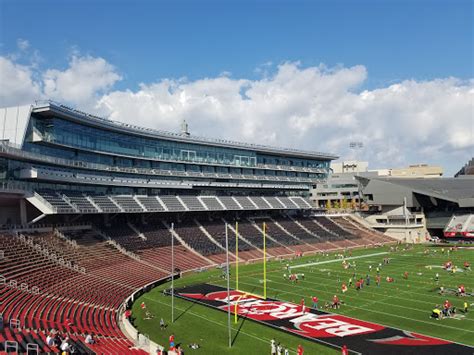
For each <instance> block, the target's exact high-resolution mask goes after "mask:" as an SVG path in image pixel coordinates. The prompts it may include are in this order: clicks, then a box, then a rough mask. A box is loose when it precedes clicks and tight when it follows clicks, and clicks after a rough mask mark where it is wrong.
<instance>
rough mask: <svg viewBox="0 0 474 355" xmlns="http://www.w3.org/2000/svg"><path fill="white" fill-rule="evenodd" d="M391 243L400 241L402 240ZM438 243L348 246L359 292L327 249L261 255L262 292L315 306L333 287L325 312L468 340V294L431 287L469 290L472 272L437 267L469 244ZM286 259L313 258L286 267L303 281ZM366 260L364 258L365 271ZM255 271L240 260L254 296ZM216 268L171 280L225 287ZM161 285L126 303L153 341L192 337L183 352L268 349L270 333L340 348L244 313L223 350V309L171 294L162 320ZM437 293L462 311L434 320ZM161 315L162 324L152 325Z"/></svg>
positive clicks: (473, 332)
mask: <svg viewBox="0 0 474 355" xmlns="http://www.w3.org/2000/svg"><path fill="white" fill-rule="evenodd" d="M399 248H400V249H401V248H404V246H401V247H399ZM442 248H443V247H442V246H430V247H425V246H415V247H414V248H411V249H410V250H399V251H393V252H390V251H389V248H388V247H383V248H376V249H361V250H354V251H353V252H352V256H353V257H360V258H358V259H357V260H352V261H351V262H355V263H356V269H355V272H356V275H357V276H359V277H364V278H365V276H366V274H370V276H371V285H370V286H368V287H367V286H366V287H364V288H363V289H362V290H361V291H359V292H358V291H356V290H355V288H353V287H352V288H349V290H348V291H347V292H346V293H345V294H342V292H341V284H342V283H343V282H345V283H348V280H349V278H350V277H351V276H352V273H353V272H354V269H347V270H345V269H344V268H343V267H342V260H340V259H336V256H335V253H330V254H329V255H328V256H326V255H315V256H309V257H303V258H299V259H296V260H293V261H286V260H284V261H276V260H275V261H269V262H267V296H268V297H269V298H275V299H279V300H285V301H292V302H295V303H299V301H300V300H301V298H302V297H304V298H305V299H306V305H311V298H310V297H311V296H312V295H316V296H317V297H318V298H319V305H320V306H321V305H323V304H324V303H325V302H326V301H331V299H332V297H333V296H334V294H337V295H339V297H340V299H341V300H342V301H343V302H344V304H343V305H342V307H341V308H340V309H338V310H331V311H332V312H335V313H340V314H344V315H346V316H350V317H354V318H357V319H361V320H366V321H371V322H374V323H379V324H382V325H386V326H391V327H396V328H400V329H403V330H409V331H416V332H418V333H421V334H425V335H431V336H435V337H439V338H442V339H446V340H451V341H455V342H459V343H463V344H467V345H471V346H474V304H473V306H471V310H470V312H468V313H467V314H464V313H463V312H461V308H462V304H463V302H464V300H465V299H466V300H467V301H468V303H469V304H471V303H474V298H473V297H463V298H461V297H456V296H454V295H452V296H446V295H443V296H441V295H439V294H438V289H439V286H443V287H445V288H456V287H457V286H458V285H459V284H464V285H465V286H466V290H467V291H468V292H474V273H473V272H469V271H467V272H457V273H455V274H454V275H453V274H450V273H448V272H446V271H445V270H443V269H442V268H440V266H441V265H443V264H444V263H445V262H446V261H447V260H449V259H450V260H452V261H453V263H454V265H457V266H458V267H459V269H462V265H463V263H464V261H466V260H467V261H469V262H470V263H471V264H472V262H474V249H471V250H467V249H459V250H457V251H454V252H451V253H450V255H449V256H448V255H447V248H446V246H444V253H442ZM425 249H427V250H429V253H428V254H425V253H424V250H425ZM382 252H387V254H384V255H373V254H378V253H382ZM347 256H348V255H347ZM384 257H389V258H390V264H388V265H384V266H383V267H382V269H381V273H380V274H381V277H382V282H381V285H380V287H376V285H375V275H376V270H375V269H376V266H377V265H378V264H379V263H381V262H382V260H383V258H384ZM327 261H329V262H327ZM287 263H290V265H292V266H296V265H301V264H308V263H315V265H308V266H304V267H296V268H294V269H293V272H296V273H304V274H305V280H304V281H300V282H298V284H296V285H295V284H292V283H290V282H289V281H287V280H285V279H284V278H283V274H284V273H287V272H286V270H285V266H286V264H287ZM317 263H321V264H317ZM369 265H372V271H371V272H370V273H369ZM430 266H431V268H430ZM262 270H263V268H262V264H261V263H259V264H252V265H240V267H239V276H240V277H239V289H240V290H242V291H246V292H252V293H256V294H260V295H262V294H263V285H262ZM405 271H407V272H408V273H409V275H408V279H404V278H403V273H404V272H405ZM231 272H232V275H231V287H232V288H234V287H235V271H234V269H231ZM436 273H439V275H440V280H439V283H438V284H437V283H436V282H435V281H434V276H435V274H436ZM221 275H222V271H221V270H217V269H214V270H209V271H206V272H202V273H196V274H192V275H188V276H185V277H184V278H182V279H179V280H176V281H175V287H176V288H179V287H182V286H185V285H192V284H200V283H205V282H206V283H213V284H216V285H221V286H225V285H226V281H225V280H224V279H223V278H222V276H221ZM386 276H390V277H393V278H394V280H395V281H394V282H393V283H388V282H386V281H385V277H386ZM169 286H170V285H169V284H166V285H162V286H160V287H157V288H155V289H154V290H152V291H151V292H149V293H147V294H144V295H142V296H141V297H140V298H139V299H138V300H137V301H136V302H135V304H134V305H133V310H132V311H133V314H134V315H135V317H136V319H135V326H136V327H137V328H138V330H139V331H140V332H141V333H144V334H147V335H149V336H150V338H151V339H152V340H154V341H156V342H157V343H159V344H162V345H166V344H167V341H168V336H169V335H170V334H171V333H174V334H175V336H176V341H177V343H181V344H183V346H184V348H186V347H187V345H188V344H189V343H192V342H196V343H198V344H199V345H200V346H201V349H199V350H196V351H194V350H189V349H188V351H187V352H196V353H203V354H223V353H228V354H265V353H269V349H270V345H269V344H270V339H272V338H274V339H276V340H277V341H279V342H281V343H282V344H283V345H285V346H288V347H289V348H290V349H291V350H292V353H295V349H296V347H297V345H298V344H302V345H303V346H304V348H305V351H306V352H305V354H338V353H340V351H338V350H335V349H331V348H329V347H326V346H323V345H319V344H317V343H314V342H311V341H306V340H303V339H301V338H299V337H296V336H293V335H289V334H285V333H283V332H280V331H277V330H274V329H271V328H268V327H266V326H263V325H260V324H257V323H254V322H252V321H250V320H244V319H240V320H239V322H238V323H237V324H234V323H233V322H232V338H233V347H232V348H231V349H229V347H228V333H227V315H226V314H225V313H224V312H221V311H218V310H213V309H210V308H208V307H205V306H201V305H198V304H194V303H192V302H189V301H186V300H181V299H178V298H175V319H176V320H175V322H174V323H173V324H170V320H171V297H169V296H165V295H163V293H162V291H163V289H165V288H168V287H169ZM445 299H449V300H450V301H451V303H452V304H453V305H455V306H456V307H457V308H458V315H460V316H463V317H460V318H458V319H454V318H450V319H442V320H440V321H436V320H433V319H430V314H431V310H432V309H433V307H434V306H435V305H436V304H442V303H443V302H444V300H445ZM142 301H144V302H145V303H146V305H147V308H148V310H150V311H151V312H152V314H153V315H154V316H155V318H153V319H151V320H144V319H143V318H144V314H143V311H142V310H141V309H140V303H141V302H142ZM161 317H163V318H164V319H165V321H166V322H167V323H168V327H167V329H166V330H160V327H159V320H160V318H161ZM232 320H233V319H232ZM249 349H251V351H249Z"/></svg>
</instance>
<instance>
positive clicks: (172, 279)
mask: <svg viewBox="0 0 474 355" xmlns="http://www.w3.org/2000/svg"><path fill="white" fill-rule="evenodd" d="M173 234H174V223H171V323H174V237H173Z"/></svg>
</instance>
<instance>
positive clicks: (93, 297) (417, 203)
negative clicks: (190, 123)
mask: <svg viewBox="0 0 474 355" xmlns="http://www.w3.org/2000/svg"><path fill="white" fill-rule="evenodd" d="M0 131H1V133H2V137H1V140H0V226H1V230H0V265H1V272H0V289H1V295H2V296H1V302H0V315H1V328H0V351H2V352H3V353H27V354H40V353H58V352H61V351H66V352H68V353H81V354H82V353H84V354H94V353H95V354H148V353H150V354H156V353H158V352H160V353H161V352H162V351H168V353H169V354H173V353H179V351H181V350H179V349H178V346H179V348H182V349H183V351H184V352H185V353H186V354H187V353H194V352H196V353H201V354H222V353H229V354H243V353H246V354H264V353H269V351H270V349H271V347H273V346H275V347H278V348H279V353H280V354H281V353H283V352H284V349H288V353H292V354H293V353H296V351H297V348H298V346H301V347H304V349H305V354H316V353H318V354H337V353H340V352H341V349H343V350H342V351H347V353H350V354H380V353H386V354H411V353H417V354H446V353H453V354H472V352H473V348H472V347H473V346H474V340H473V339H474V318H473V315H472V314H473V313H472V311H468V308H469V307H471V305H472V303H473V302H474V299H473V295H474V282H473V279H474V278H473V277H472V274H471V273H470V272H471V270H470V263H472V261H473V256H474V251H473V249H472V247H471V246H470V244H469V242H470V240H472V239H470V238H471V234H472V227H473V222H474V218H473V216H472V212H473V210H474V203H473V201H474V198H473V197H474V196H466V194H471V195H472V191H473V190H472V189H471V187H472V181H473V180H472V179H467V178H465V179H463V182H462V184H461V185H462V186H463V189H464V190H463V191H464V192H462V193H459V192H458V193H457V195H456V196H455V197H452V196H453V195H452V194H450V191H451V190H456V189H455V188H451V189H450V190H446V189H444V188H443V186H441V185H442V184H443V183H442V182H441V183H438V184H437V185H436V189H438V192H436V193H434V192H433V191H434V189H435V188H431V187H429V186H428V187H427V184H428V183H427V182H425V183H424V185H423V184H421V183H419V182H418V181H416V180H414V181H408V180H407V181H404V182H403V183H399V182H397V181H396V180H395V182H394V181H392V180H391V181H388V180H387V181H386V180H377V179H368V178H364V177H360V179H359V180H360V181H361V182H362V184H363V186H362V187H363V190H362V192H363V193H365V194H366V195H367V196H368V197H369V199H368V202H367V203H368V204H369V205H370V204H378V205H383V206H385V207H383V208H382V210H383V212H386V211H387V210H390V209H392V210H395V209H397V208H399V207H400V206H402V207H404V208H405V209H407V208H411V209H412V210H411V211H412V212H420V211H422V210H423V209H427V211H428V212H429V213H428V212H427V215H426V218H427V219H428V220H430V221H431V219H433V220H432V221H433V222H432V223H435V219H436V218H441V217H442V218H444V220H443V221H444V222H443V223H442V224H441V225H440V226H438V227H436V228H438V229H441V230H443V228H444V229H445V231H447V232H449V231H450V230H451V229H452V228H451V227H450V225H451V224H452V223H453V218H454V219H455V220H456V222H455V224H456V225H461V229H462V233H461V232H460V234H458V235H457V236H458V237H460V238H456V241H455V243H453V244H439V243H429V242H428V241H427V240H425V239H424V238H423V240H417V241H416V243H415V241H412V240H410V242H409V243H406V242H407V240H406V239H403V238H396V237H394V236H393V235H391V236H390V235H388V234H387V233H385V232H386V231H387V230H388V229H390V228H388V227H387V225H386V224H385V225H384V226H382V227H381V226H380V225H376V226H375V227H374V226H372V225H370V224H369V223H368V222H367V220H366V219H365V218H364V215H363V214H361V213H354V208H350V206H345V208H344V209H341V211H339V212H338V213H328V211H326V210H325V209H322V208H320V207H315V206H313V205H312V204H311V202H310V199H309V191H310V189H311V188H312V186H314V185H316V184H319V183H324V181H326V180H327V178H328V176H329V175H330V173H331V171H330V163H331V161H333V160H335V159H337V158H338V156H337V155H336V154H333V153H321V152H312V151H303V150H296V149H285V148H282V147H270V146H264V145H257V144H246V143H242V142H234V141H225V140H219V139H210V138H204V137H197V136H194V135H192V134H190V133H189V130H188V127H187V124H186V123H185V122H183V124H182V127H181V132H179V133H172V132H165V131H158V130H153V129H148V128H144V127H138V126H134V125H131V124H124V123H120V122H114V121H112V120H110V119H106V118H101V117H97V116H94V115H92V114H89V113H86V112H82V111H79V110H77V109H74V108H71V107H67V106H65V105H62V104H60V103H56V102H53V101H46V102H36V103H35V104H32V105H27V106H18V107H8V108H2V109H1V110H0ZM454 180H455V179H454ZM446 183H447V184H449V186H458V184H457V181H453V179H451V180H450V181H448V182H446ZM388 185H390V186H389V187H387V186H388ZM419 185H420V186H419ZM421 185H423V186H421ZM428 185H429V184H428ZM430 186H431V185H430ZM397 189H402V190H397ZM387 191H389V192H390V194H389V195H390V196H389V197H387V196H388V194H384V193H385V192H387ZM439 191H444V193H440V192H439ZM405 195H406V196H411V197H413V196H414V197H413V198H412V199H411V200H410V203H408V204H407V203H406V198H405V201H404V197H405ZM461 200H462V201H461ZM442 201H448V202H447V203H444V202H442ZM460 201H461V202H460ZM341 204H342V203H341ZM428 205H429V208H428V207H427V206H428ZM387 206H391V207H390V208H388V207H387ZM446 206H448V207H449V208H447V207H446ZM352 207H354V206H352ZM401 216H403V220H404V222H406V220H407V215H406V214H405V213H403V214H399V215H398V217H399V218H398V220H400V219H401ZM392 217H393V215H392ZM430 218H431V219H430ZM456 218H457V219H456ZM379 219H380V218H379ZM398 220H397V221H398ZM397 221H395V222H393V220H392V223H393V224H394V225H395V227H394V226H393V225H392V229H393V228H395V229H396V227H397V224H399V223H398V222H397ZM460 221H461V222H462V223H460ZM417 223H418V222H417V221H416V220H415V221H414V224H415V226H414V227H418V226H417V225H416V224H417ZM376 227H379V228H376ZM433 228H435V227H433ZM450 228H451V229H450ZM430 230H431V229H430V228H428V229H427V231H430ZM440 236H441V237H442V236H443V233H441V234H440ZM447 236H449V235H447ZM448 261H449V262H450V263H451V265H450V266H449V267H448V266H446V265H445V264H446V263H447V262H448ZM460 285H462V288H463V291H462V292H461V291H459V290H458V288H459V287H460ZM445 300H446V302H448V301H449V302H448V303H449V304H450V307H448V308H449V309H447V310H446V312H448V311H449V314H447V313H446V315H445V317H443V319H439V318H438V319H435V318H433V317H430V315H431V313H432V309H433V308H434V307H438V306H435V305H438V304H442V303H443V302H445ZM465 303H467V304H468V306H466V307H465V306H464V304H465ZM451 305H452V306H451ZM441 308H442V307H441ZM456 309H457V311H456ZM443 311H444V310H443ZM58 338H59V342H57V340H58ZM171 342H172V343H171ZM64 344H66V345H64ZM63 347H64V349H63Z"/></svg>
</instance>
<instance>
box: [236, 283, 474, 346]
mask: <svg viewBox="0 0 474 355" xmlns="http://www.w3.org/2000/svg"><path fill="white" fill-rule="evenodd" d="M242 283H243V284H246V285H250V286H254V285H253V284H250V283H246V282H242ZM273 283H275V282H273ZM299 288H302V287H299ZM267 289H270V290H273V291H282V292H284V290H281V289H278V288H272V287H268V286H267ZM285 293H287V294H293V295H296V296H298V297H301V294H299V293H295V292H285ZM344 306H345V307H350V308H355V309H360V310H363V311H366V312H372V313H379V314H383V315H386V316H392V317H396V318H402V319H406V320H410V321H413V322H420V323H426V324H429V325H431V326H434V325H435V324H436V326H437V327H443V328H450V329H455V330H458V331H459V328H457V327H450V326H448V325H444V324H439V322H438V323H433V322H426V321H423V320H421V319H413V318H409V317H405V316H400V315H395V314H392V313H385V312H380V311H376V310H373V309H366V308H362V307H357V306H352V305H348V304H347V303H346V304H345V305H344ZM428 315H429V314H428ZM381 325H383V326H387V325H384V324H381ZM387 327H392V326H387ZM392 328H393V327H392ZM465 331H466V332H469V333H474V331H472V330H465ZM459 344H461V343H459ZM461 345H465V344H461ZM468 346H470V345H468Z"/></svg>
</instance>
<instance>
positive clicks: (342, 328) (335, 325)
mask: <svg viewBox="0 0 474 355" xmlns="http://www.w3.org/2000/svg"><path fill="white" fill-rule="evenodd" d="M175 295H176V296H178V297H180V298H183V299H187V300H190V301H195V302H198V303H200V304H203V305H206V306H209V307H213V308H217V309H220V310H222V311H227V310H228V300H227V291H226V290H225V289H224V288H222V287H220V286H215V285H209V284H202V285H196V286H190V287H186V288H183V289H178V290H175ZM235 309H237V314H238V315H239V316H241V317H246V318H248V319H251V320H254V321H256V322H259V323H262V324H265V325H267V326H271V327H273V328H278V329H279V330H281V331H285V332H287V333H291V334H295V335H298V336H300V337H304V338H306V339H310V340H313V341H315V342H321V343H324V344H327V345H331V346H334V347H340V346H342V345H347V346H348V348H350V349H351V350H353V351H355V352H359V353H363V354H382V353H383V354H384V355H385V354H397V355H398V354H447V353H451V354H473V352H474V348H472V347H468V346H464V345H461V344H456V343H452V342H449V341H446V340H442V339H437V338H433V337H428V336H424V335H421V334H417V333H411V332H405V331H402V330H398V329H394V328H388V327H384V326H382V325H379V324H375V323H371V322H365V321H361V320H357V319H354V318H351V317H346V316H343V315H338V314H332V313H327V312H323V311H317V310H314V309H310V308H308V307H306V309H305V312H304V313H303V311H302V308H301V306H300V305H296V304H294V303H291V302H283V301H278V300H272V299H266V300H264V299H262V298H259V297H257V296H254V295H250V294H243V293H242V292H240V291H235V290H232V291H231V292H230V310H231V312H232V313H234V311H235Z"/></svg>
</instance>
